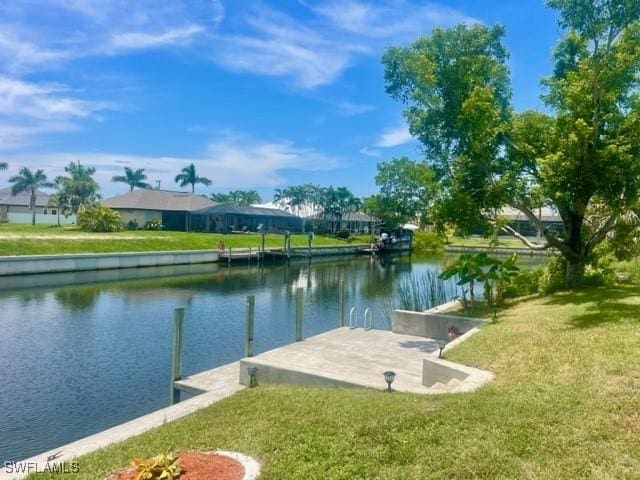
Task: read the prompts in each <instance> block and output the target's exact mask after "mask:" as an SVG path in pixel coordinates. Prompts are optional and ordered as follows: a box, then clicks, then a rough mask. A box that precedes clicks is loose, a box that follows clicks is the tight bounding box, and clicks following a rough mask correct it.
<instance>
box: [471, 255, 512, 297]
mask: <svg viewBox="0 0 640 480" xmlns="http://www.w3.org/2000/svg"><path fill="white" fill-rule="evenodd" d="M517 260H518V256H517V255H516V254H515V253H514V254H513V255H511V256H510V257H509V258H508V259H506V260H498V259H495V258H489V257H486V258H485V259H483V260H481V263H482V264H483V266H485V267H486V266H488V267H489V268H486V269H483V271H482V272H483V273H482V274H481V275H480V276H479V280H480V281H481V282H482V283H483V284H484V297H485V300H486V302H487V305H488V306H490V307H491V306H493V305H494V303H495V304H500V303H502V300H503V298H504V291H505V288H506V286H507V284H509V283H510V282H511V280H512V279H513V278H514V277H516V276H517V275H518V271H519V270H520V269H519V268H518V267H517V266H516V261H517Z"/></svg>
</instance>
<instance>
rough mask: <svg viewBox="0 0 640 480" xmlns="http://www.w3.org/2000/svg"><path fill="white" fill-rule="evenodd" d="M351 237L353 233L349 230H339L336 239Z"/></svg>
mask: <svg viewBox="0 0 640 480" xmlns="http://www.w3.org/2000/svg"><path fill="white" fill-rule="evenodd" d="M350 236H351V232H349V230H338V231H337V232H336V237H338V238H349V237H350Z"/></svg>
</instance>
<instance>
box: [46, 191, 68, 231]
mask: <svg viewBox="0 0 640 480" xmlns="http://www.w3.org/2000/svg"><path fill="white" fill-rule="evenodd" d="M67 204H68V201H67V199H66V197H65V192H63V191H61V190H58V191H57V192H55V193H53V194H51V195H50V196H49V203H48V204H47V205H48V206H49V207H56V213H57V214H58V226H60V211H61V210H62V209H63V208H65V209H68V207H65V205H67Z"/></svg>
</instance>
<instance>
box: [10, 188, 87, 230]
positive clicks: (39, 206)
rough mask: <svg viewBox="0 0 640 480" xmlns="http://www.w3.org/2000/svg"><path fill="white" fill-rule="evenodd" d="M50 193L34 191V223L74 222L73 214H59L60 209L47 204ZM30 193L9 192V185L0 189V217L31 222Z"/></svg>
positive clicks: (12, 221) (66, 223)
mask: <svg viewBox="0 0 640 480" xmlns="http://www.w3.org/2000/svg"><path fill="white" fill-rule="evenodd" d="M49 200H50V195H48V194H46V193H44V192H40V191H38V192H36V204H35V210H36V223H38V224H44V225H57V224H58V221H59V222H60V225H71V224H74V223H76V217H75V215H70V216H68V217H65V216H64V215H60V209H59V208H58V207H57V206H55V205H50V204H49ZM30 204H31V194H30V193H29V192H21V193H19V194H17V195H12V194H11V187H7V188H2V189H0V219H2V220H6V221H8V222H9V223H31V220H32V217H33V211H32V210H31V206H30Z"/></svg>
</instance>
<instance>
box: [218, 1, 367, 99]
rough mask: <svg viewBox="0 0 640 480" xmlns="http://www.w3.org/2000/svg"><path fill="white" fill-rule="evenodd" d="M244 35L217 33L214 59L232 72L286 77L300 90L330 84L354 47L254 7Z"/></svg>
mask: <svg viewBox="0 0 640 480" xmlns="http://www.w3.org/2000/svg"><path fill="white" fill-rule="evenodd" d="M245 22H246V24H247V26H248V27H249V29H250V30H251V31H250V32H248V33H243V34H219V35H217V36H216V40H217V43H218V48H217V49H216V50H215V51H214V54H213V57H214V60H215V61H216V62H217V63H219V64H221V65H223V66H225V67H227V68H230V69H232V70H238V71H246V72H251V73H256V74H261V75H268V76H289V77H291V78H293V80H294V83H295V84H296V85H297V86H299V87H301V88H308V89H311V88H315V87H318V86H320V85H325V84H328V83H331V82H333V80H335V79H336V78H337V77H338V76H339V75H340V74H341V73H342V71H343V70H344V69H345V68H347V66H348V65H349V63H350V58H351V53H352V51H353V50H354V49H355V48H356V47H354V46H351V45H349V44H342V45H340V46H339V45H338V44H337V43H336V42H335V41H333V40H331V39H329V38H326V37H325V36H324V35H322V33H321V32H318V31H316V30H314V29H312V28H310V27H308V26H305V25H303V24H301V23H300V22H298V21H296V20H294V19H293V18H291V17H290V16H288V15H285V14H283V13H280V12H277V11H274V10H271V9H267V8H264V7H263V8H257V9H254V10H253V11H252V13H251V14H250V15H249V16H247V17H246V18H245Z"/></svg>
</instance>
